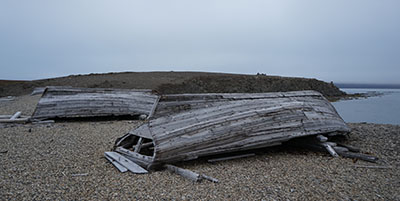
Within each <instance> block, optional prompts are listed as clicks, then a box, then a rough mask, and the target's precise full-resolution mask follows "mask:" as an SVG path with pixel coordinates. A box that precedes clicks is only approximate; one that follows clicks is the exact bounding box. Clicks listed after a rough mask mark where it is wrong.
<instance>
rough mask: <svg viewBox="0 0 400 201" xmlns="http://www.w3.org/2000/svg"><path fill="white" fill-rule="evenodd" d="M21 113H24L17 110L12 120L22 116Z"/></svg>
mask: <svg viewBox="0 0 400 201" xmlns="http://www.w3.org/2000/svg"><path fill="white" fill-rule="evenodd" d="M21 114H22V112H20V111H18V112H16V113H15V114H14V115H13V116H12V117H11V118H10V120H15V119H17V118H18V117H20V116H21Z"/></svg>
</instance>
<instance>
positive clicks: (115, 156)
mask: <svg viewBox="0 0 400 201" xmlns="http://www.w3.org/2000/svg"><path fill="white" fill-rule="evenodd" d="M104 154H105V155H106V156H108V157H110V158H111V159H113V160H115V161H116V162H118V163H119V164H121V165H122V166H124V167H125V168H126V169H128V170H129V171H131V172H133V173H137V174H144V173H148V171H147V170H145V169H143V168H142V167H140V166H139V165H137V164H136V163H134V162H133V161H131V160H129V159H127V158H125V157H124V156H122V155H121V154H119V153H117V152H105V153H104Z"/></svg>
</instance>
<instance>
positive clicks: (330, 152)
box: [321, 142, 339, 157]
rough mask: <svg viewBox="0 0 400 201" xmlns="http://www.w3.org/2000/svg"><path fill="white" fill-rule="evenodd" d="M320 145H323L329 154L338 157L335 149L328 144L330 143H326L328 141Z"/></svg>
mask: <svg viewBox="0 0 400 201" xmlns="http://www.w3.org/2000/svg"><path fill="white" fill-rule="evenodd" d="M321 145H322V146H323V147H325V149H326V150H327V151H328V152H329V154H330V155H331V156H333V157H338V156H339V155H338V154H337V153H336V151H335V149H333V147H332V146H331V145H330V144H328V143H325V142H324V143H321Z"/></svg>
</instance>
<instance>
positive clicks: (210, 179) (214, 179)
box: [201, 174, 219, 183]
mask: <svg viewBox="0 0 400 201" xmlns="http://www.w3.org/2000/svg"><path fill="white" fill-rule="evenodd" d="M201 177H202V178H203V179H206V180H208V181H211V182H214V183H218V182H219V180H218V179H216V178H214V177H210V176H207V175H205V174H202V175H201Z"/></svg>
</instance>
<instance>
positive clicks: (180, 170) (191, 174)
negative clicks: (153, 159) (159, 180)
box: [165, 164, 201, 182]
mask: <svg viewBox="0 0 400 201" xmlns="http://www.w3.org/2000/svg"><path fill="white" fill-rule="evenodd" d="M165 167H166V168H167V170H169V171H170V172H173V173H176V174H179V175H181V176H182V177H185V178H186V179H189V180H191V181H194V182H198V181H200V180H201V176H200V174H197V173H195V172H192V171H190V170H187V169H183V168H180V167H176V166H174V165H169V164H166V165H165Z"/></svg>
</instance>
